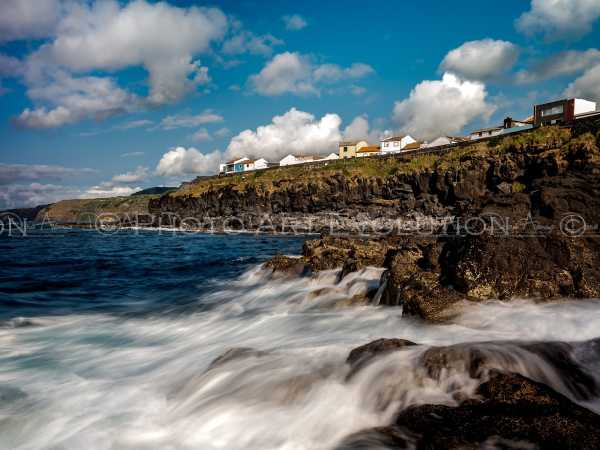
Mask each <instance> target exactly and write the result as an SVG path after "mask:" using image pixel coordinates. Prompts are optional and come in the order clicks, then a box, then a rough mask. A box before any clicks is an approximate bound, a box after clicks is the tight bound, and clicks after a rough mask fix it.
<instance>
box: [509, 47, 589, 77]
mask: <svg viewBox="0 0 600 450" xmlns="http://www.w3.org/2000/svg"><path fill="white" fill-rule="evenodd" d="M598 63H600V50H597V49H595V48H590V49H588V50H585V51H578V50H568V51H564V52H559V53H556V54H555V55H552V56H551V57H549V58H547V59H544V60H542V61H538V62H537V63H536V64H534V65H533V66H532V67H531V68H530V69H528V70H521V71H519V72H518V73H517V82H518V83H536V82H539V81H543V80H547V79H550V78H555V77H560V76H565V75H572V74H574V73H578V72H582V71H584V70H586V69H588V68H591V67H593V66H594V65H596V64H598Z"/></svg>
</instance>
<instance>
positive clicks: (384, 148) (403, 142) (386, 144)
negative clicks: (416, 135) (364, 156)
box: [381, 135, 417, 154]
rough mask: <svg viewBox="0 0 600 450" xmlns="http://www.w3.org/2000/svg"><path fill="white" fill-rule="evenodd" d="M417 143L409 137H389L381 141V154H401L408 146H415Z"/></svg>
mask: <svg viewBox="0 0 600 450" xmlns="http://www.w3.org/2000/svg"><path fill="white" fill-rule="evenodd" d="M415 142H417V141H416V140H415V139H413V138H412V137H411V136H409V135H403V136H392V137H389V138H386V139H382V140H381V153H383V154H387V153H399V152H401V151H402V150H403V149H404V147H406V146H407V145H408V144H413V143H415Z"/></svg>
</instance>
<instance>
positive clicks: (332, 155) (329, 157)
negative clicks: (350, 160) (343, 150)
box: [321, 153, 340, 161]
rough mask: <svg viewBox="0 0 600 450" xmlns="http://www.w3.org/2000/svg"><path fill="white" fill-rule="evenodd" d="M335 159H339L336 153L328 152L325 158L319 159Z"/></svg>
mask: <svg viewBox="0 0 600 450" xmlns="http://www.w3.org/2000/svg"><path fill="white" fill-rule="evenodd" d="M336 159H340V157H339V156H338V155H337V154H336V153H330V154H329V155H327V156H326V157H325V158H321V161H334V160H336Z"/></svg>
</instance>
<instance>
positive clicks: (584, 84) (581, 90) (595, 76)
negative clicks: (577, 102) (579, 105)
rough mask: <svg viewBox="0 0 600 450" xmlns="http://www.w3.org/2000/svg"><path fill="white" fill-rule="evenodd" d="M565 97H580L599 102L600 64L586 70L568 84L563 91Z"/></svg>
mask: <svg viewBox="0 0 600 450" xmlns="http://www.w3.org/2000/svg"><path fill="white" fill-rule="evenodd" d="M565 95H566V96H567V97H580V98H585V99H589V100H595V101H596V102H600V64H598V65H596V66H595V67H592V68H591V69H589V70H587V71H586V72H585V73H584V74H583V75H581V76H580V77H579V78H577V79H576V80H575V81H573V82H572V83H571V84H569V87H568V88H567V90H566V91H565Z"/></svg>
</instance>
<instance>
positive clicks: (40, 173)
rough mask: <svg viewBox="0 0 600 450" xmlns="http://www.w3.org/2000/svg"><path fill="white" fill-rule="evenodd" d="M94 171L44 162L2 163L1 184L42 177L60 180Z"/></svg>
mask: <svg viewBox="0 0 600 450" xmlns="http://www.w3.org/2000/svg"><path fill="white" fill-rule="evenodd" d="M90 173H94V170H92V169H88V168H83V169H74V168H70V167H63V166H49V165H43V164H1V163H0V185H7V184H11V183H16V182H23V181H39V180H42V179H45V180H52V181H60V180H63V179H65V178H71V177H74V176H80V175H86V174H90Z"/></svg>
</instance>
